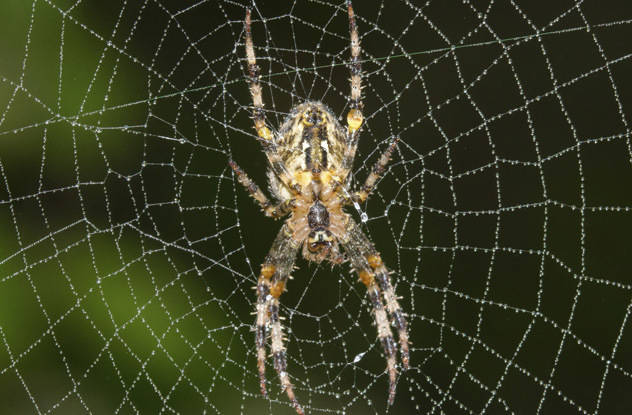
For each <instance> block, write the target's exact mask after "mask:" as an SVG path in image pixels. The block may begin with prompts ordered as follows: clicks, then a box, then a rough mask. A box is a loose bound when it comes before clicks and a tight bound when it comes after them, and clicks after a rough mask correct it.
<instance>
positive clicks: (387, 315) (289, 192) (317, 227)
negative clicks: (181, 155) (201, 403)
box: [230, 3, 409, 414]
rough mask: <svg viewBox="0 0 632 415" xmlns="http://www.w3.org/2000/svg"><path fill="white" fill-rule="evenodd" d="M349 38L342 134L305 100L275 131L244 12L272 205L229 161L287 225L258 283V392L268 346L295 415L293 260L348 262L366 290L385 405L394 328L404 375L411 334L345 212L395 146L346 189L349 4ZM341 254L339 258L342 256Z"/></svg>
mask: <svg viewBox="0 0 632 415" xmlns="http://www.w3.org/2000/svg"><path fill="white" fill-rule="evenodd" d="M348 13H349V28H350V32H351V62H350V65H349V66H350V69H351V99H350V103H351V104H350V105H351V109H350V110H349V112H348V114H347V120H346V121H347V126H346V128H345V127H343V126H342V125H341V124H340V123H339V122H338V120H337V119H336V117H335V116H334V115H333V113H332V112H331V111H330V110H329V109H328V108H327V107H326V106H325V105H323V104H322V103H320V102H313V101H308V102H305V103H303V104H301V105H297V106H296V107H294V108H293V109H292V110H291V111H290V114H289V115H288V117H287V119H286V120H285V122H284V123H283V124H282V125H281V128H279V130H278V131H277V132H273V131H272V130H271V129H270V128H269V127H268V126H267V124H266V122H265V117H264V111H263V106H264V104H263V98H262V96H261V86H260V84H259V68H258V66H257V62H256V58H255V53H254V47H253V43H252V36H251V33H250V24H251V20H250V10H248V11H247V12H246V21H245V32H246V36H245V38H246V56H247V60H248V72H249V74H250V93H251V95H252V100H253V104H254V107H253V120H254V125H255V129H256V130H257V135H258V136H259V140H260V141H261V142H262V144H263V150H264V152H265V154H266V156H267V158H268V162H269V167H270V168H269V170H268V180H269V182H270V188H271V190H272V193H273V194H274V196H275V198H276V199H277V203H272V202H270V200H269V199H268V197H267V196H266V195H265V194H264V193H263V192H262V191H261V189H259V187H258V186H257V185H256V184H255V183H254V182H253V181H252V180H251V179H250V178H249V177H248V176H247V175H246V173H244V171H243V170H241V169H240V168H239V166H237V164H235V162H233V161H230V166H231V167H232V169H233V170H234V172H235V174H236V175H237V177H238V179H239V181H240V182H241V184H243V185H244V186H245V187H246V189H247V190H248V192H249V193H250V194H251V195H252V197H254V199H255V200H256V201H257V202H258V203H259V204H260V206H261V208H262V209H263V211H264V213H265V214H266V215H267V216H271V217H275V218H281V217H283V216H286V215H288V214H289V218H288V219H287V220H286V222H285V224H284V225H283V226H282V227H281V230H280V231H279V233H278V235H277V237H276V239H275V240H274V242H273V244H272V248H271V249H270V252H269V253H268V256H267V257H266V259H265V261H264V263H263V265H262V266H261V274H260V275H259V280H258V283H257V287H256V288H257V312H256V314H257V320H256V327H255V331H256V334H255V337H256V348H257V360H258V369H259V378H260V386H261V392H262V393H263V394H264V395H265V394H266V382H265V360H266V340H267V336H268V333H269V334H270V349H271V351H272V356H273V360H274V368H275V369H276V371H277V373H278V375H279V378H280V380H281V385H282V386H283V388H284V389H285V391H286V393H287V395H288V397H289V398H290V400H291V401H292V404H293V405H294V407H295V409H296V411H297V412H298V413H299V414H303V409H302V408H301V406H300V405H299V403H298V401H297V399H296V397H295V395H294V390H293V387H292V383H291V382H290V379H289V375H288V372H287V359H286V354H285V346H284V344H283V330H282V327H281V323H280V320H279V297H280V296H281V294H282V293H283V291H284V290H285V284H286V282H287V280H288V278H289V277H290V273H291V271H292V269H293V268H294V261H295V258H296V255H297V253H298V251H299V249H300V248H301V246H302V247H303V250H302V254H303V256H304V257H305V258H306V259H307V260H309V261H315V262H321V261H329V262H331V263H333V264H340V263H341V262H343V260H344V259H347V260H348V261H349V262H350V263H351V266H352V267H353V268H354V269H355V271H356V272H357V274H358V276H359V278H360V281H361V282H362V283H363V284H364V285H365V286H366V288H367V291H368V296H369V299H370V302H371V306H372V308H373V315H374V318H375V323H376V325H377V333H378V338H379V340H380V342H381V343H382V348H383V349H384V353H385V355H386V364H387V371H388V375H389V382H390V388H389V398H388V402H389V404H391V403H392V402H393V399H394V397H395V381H396V377H397V348H396V346H395V341H394V339H393V334H392V331H391V325H393V326H394V327H395V329H396V330H397V331H398V337H399V346H400V350H401V359H402V366H403V367H404V369H407V368H408V363H409V352H408V331H407V325H406V319H405V316H404V313H403V312H402V310H401V308H400V306H399V303H398V301H397V297H396V296H395V292H394V289H393V287H392V285H391V282H390V277H389V272H388V270H387V269H386V267H385V266H384V264H383V262H382V259H381V258H380V255H379V253H378V252H377V251H376V250H375V248H374V247H373V244H371V242H370V241H369V239H368V238H367V237H366V235H364V233H363V232H362V231H361V229H360V227H359V226H358V225H357V224H356V223H355V221H354V220H353V219H352V218H351V216H350V215H349V214H347V213H346V212H345V211H344V210H343V207H344V206H346V205H349V204H351V203H358V202H363V201H365V200H366V199H367V198H368V196H369V194H370V193H371V191H372V190H373V188H374V186H375V183H376V181H377V180H378V178H379V177H380V176H381V175H382V173H383V172H384V169H385V168H386V165H387V163H388V161H389V160H390V158H391V156H392V154H393V151H394V150H395V146H396V144H397V140H393V142H392V143H391V145H390V146H389V147H388V148H387V149H386V151H385V152H384V153H383V154H382V155H381V157H380V158H379V160H378V161H377V163H376V164H375V167H374V168H373V170H372V171H371V173H370V174H369V176H368V177H367V179H366V181H365V183H364V185H363V186H362V187H361V188H360V189H359V190H356V191H353V190H351V189H350V188H349V183H350V181H349V177H350V173H351V168H352V164H353V159H354V157H355V152H356V148H357V145H358V136H359V134H358V133H359V129H360V127H361V126H362V122H363V116H362V100H361V67H360V61H359V55H360V41H359V38H358V32H357V28H356V23H355V17H354V14H353V9H352V7H351V4H350V3H348ZM341 247H342V250H343V251H344V254H343V253H342V252H341Z"/></svg>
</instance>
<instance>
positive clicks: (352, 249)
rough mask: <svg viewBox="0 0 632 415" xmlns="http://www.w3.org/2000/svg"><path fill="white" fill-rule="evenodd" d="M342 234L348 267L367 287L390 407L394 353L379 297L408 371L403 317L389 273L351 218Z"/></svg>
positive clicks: (393, 378)
mask: <svg viewBox="0 0 632 415" xmlns="http://www.w3.org/2000/svg"><path fill="white" fill-rule="evenodd" d="M346 235H347V236H346V239H345V240H344V241H342V244H343V246H344V249H345V251H346V253H347V256H348V257H349V260H350V262H351V265H352V266H353V268H354V269H355V270H356V272H357V273H358V276H359V277H360V281H361V282H362V283H363V284H364V285H365V286H366V288H367V292H368V295H369V299H370V300H371V305H372V307H373V314H374V317H375V322H376V325H377V335H378V338H379V339H380V342H381V343H382V348H383V349H384V354H385V355H386V368H387V371H388V375H389V382H390V387H389V394H388V404H389V405H391V404H392V403H393V400H394V399H395V386H396V385H395V381H396V379H397V368H396V360H397V350H396V348H395V341H394V340H393V334H392V332H391V328H390V325H389V319H388V317H387V315H386V311H385V309H384V303H383V302H382V299H381V296H383V297H384V301H385V302H386V309H387V310H388V312H389V314H390V317H391V318H390V323H391V324H393V326H395V328H396V329H397V331H398V337H399V345H400V349H401V354H402V366H403V367H404V369H408V366H409V360H410V359H409V351H408V328H407V323H406V317H405V316H404V313H403V312H402V309H401V307H400V305H399V302H398V301H397V297H396V296H395V292H394V290H393V287H392V285H391V283H390V278H389V276H388V274H389V273H388V271H387V270H386V267H385V266H384V264H383V262H382V260H381V258H380V255H379V253H377V251H376V250H375V248H374V247H373V245H372V244H371V242H370V241H369V239H368V238H367V237H366V235H364V233H363V232H362V230H361V229H360V227H359V226H358V225H357V224H356V223H355V222H354V221H353V219H351V218H349V220H348V222H347V232H346Z"/></svg>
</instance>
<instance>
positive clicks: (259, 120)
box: [244, 9, 273, 141]
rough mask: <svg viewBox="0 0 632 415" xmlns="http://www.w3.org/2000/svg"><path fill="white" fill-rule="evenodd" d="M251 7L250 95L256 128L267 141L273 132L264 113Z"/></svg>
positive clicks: (248, 48) (247, 25) (248, 41)
mask: <svg viewBox="0 0 632 415" xmlns="http://www.w3.org/2000/svg"><path fill="white" fill-rule="evenodd" d="M250 23H251V20H250V9H248V10H247V11H246V20H245V22H244V26H245V32H246V58H247V59H248V74H249V75H250V96H251V97H252V104H253V106H254V108H253V111H252V118H253V121H254V123H255V129H256V130H257V134H258V135H259V137H261V138H263V139H264V140H266V141H270V140H272V137H273V136H272V132H271V131H270V129H269V128H268V127H267V126H266V121H265V118H264V115H263V106H264V104H263V95H262V93H261V84H260V83H259V78H260V74H259V65H257V57H256V55H255V49H254V46H253V43H252V32H251V30H250Z"/></svg>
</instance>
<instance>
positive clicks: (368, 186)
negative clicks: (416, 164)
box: [347, 138, 399, 203]
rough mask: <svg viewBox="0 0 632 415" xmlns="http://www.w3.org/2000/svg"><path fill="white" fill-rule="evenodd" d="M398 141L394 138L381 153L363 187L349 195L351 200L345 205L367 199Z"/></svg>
mask: <svg viewBox="0 0 632 415" xmlns="http://www.w3.org/2000/svg"><path fill="white" fill-rule="evenodd" d="M398 141H399V139H398V138H395V139H394V140H393V141H392V142H391V144H390V145H389V146H388V148H387V149H386V150H385V151H384V152H383V153H382V155H381V156H380V158H379V159H378V160H377V162H376V163H375V165H374V166H373V169H371V173H369V175H368V176H367V178H366V180H365V181H364V185H363V186H362V187H361V188H360V190H357V191H355V192H354V193H353V194H352V195H351V200H348V201H347V203H353V202H364V201H365V200H367V198H368V197H369V195H370V194H371V192H372V191H373V189H374V188H375V183H376V182H377V181H378V179H379V178H380V177H382V175H383V174H384V171H385V170H386V166H387V165H388V162H389V161H390V160H391V157H392V156H393V152H394V151H395V148H396V147H397V142H398Z"/></svg>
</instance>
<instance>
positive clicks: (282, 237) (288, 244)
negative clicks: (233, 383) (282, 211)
mask: <svg viewBox="0 0 632 415" xmlns="http://www.w3.org/2000/svg"><path fill="white" fill-rule="evenodd" d="M299 246H300V244H299V243H297V242H296V241H295V240H294V238H292V233H291V231H290V228H289V226H288V225H287V224H285V225H283V227H281V230H280V231H279V233H278V234H277V237H276V238H275V240H274V242H273V243H272V248H270V252H269V253H268V256H267V257H266V259H265V262H264V263H263V265H262V266H261V274H260V275H259V280H258V282H257V313H256V314H257V320H256V328H255V332H256V335H255V343H256V347H257V367H258V369H259V382H260V386H261V393H262V394H263V395H264V396H265V395H266V375H265V361H266V337H267V334H268V325H269V326H270V349H271V351H272V358H273V360H274V368H275V370H276V372H277V373H278V375H279V380H280V381H281V386H282V387H283V389H285V392H286V393H287V396H288V398H289V399H290V401H291V402H292V405H293V406H294V409H296V412H297V413H299V414H300V415H303V414H304V412H303V409H302V408H301V406H300V405H299V403H298V401H297V399H296V396H295V395H294V389H293V387H292V383H291V382H290V378H289V375H288V372H287V356H286V353H285V346H284V344H283V327H282V326H281V321H280V319H279V297H280V296H281V294H282V293H283V291H284V290H285V284H286V282H287V280H288V278H289V277H290V273H291V272H292V268H293V267H294V260H295V259H296V254H297V252H298V249H299Z"/></svg>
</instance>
